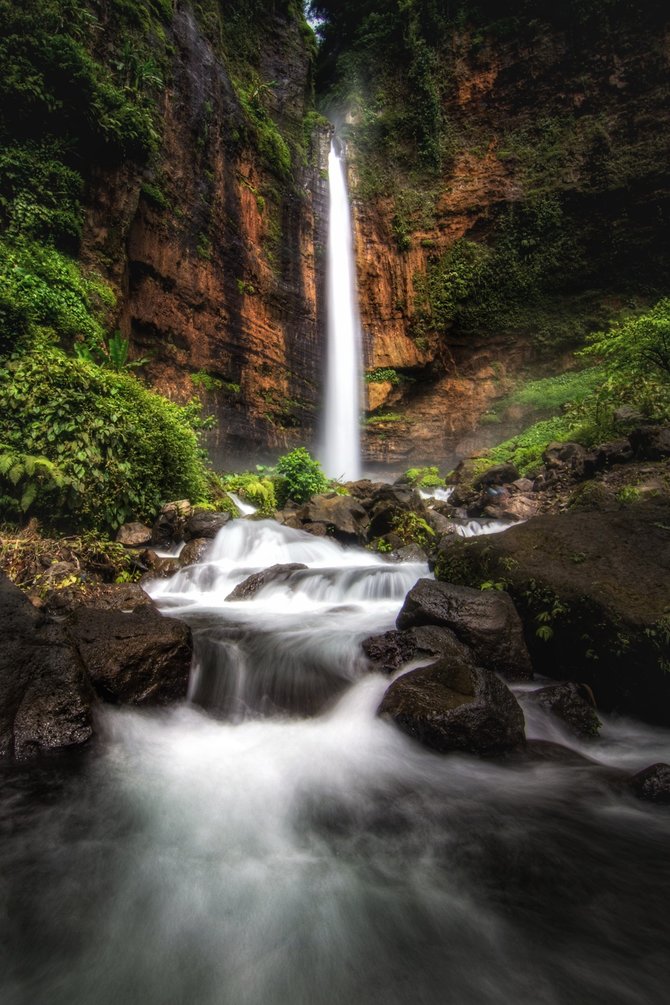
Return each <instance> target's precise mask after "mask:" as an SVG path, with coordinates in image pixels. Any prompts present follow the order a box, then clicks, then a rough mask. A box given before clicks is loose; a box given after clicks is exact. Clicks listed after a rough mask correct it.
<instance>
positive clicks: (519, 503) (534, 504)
mask: <svg viewBox="0 0 670 1005" xmlns="http://www.w3.org/2000/svg"><path fill="white" fill-rule="evenodd" d="M539 509H540V501H539V499H536V498H534V497H531V496H523V495H513V496H509V497H508V498H507V499H505V500H504V501H503V503H502V505H501V506H500V513H501V517H502V519H503V520H530V518H531V517H533V516H537V514H538V512H539Z"/></svg>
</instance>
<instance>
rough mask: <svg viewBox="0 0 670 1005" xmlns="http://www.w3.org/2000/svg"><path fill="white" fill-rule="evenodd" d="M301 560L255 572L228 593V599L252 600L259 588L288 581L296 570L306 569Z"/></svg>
mask: <svg viewBox="0 0 670 1005" xmlns="http://www.w3.org/2000/svg"><path fill="white" fill-rule="evenodd" d="M306 568H307V566H306V565H302V564H301V563H300V562H289V563H287V564H286V565H271V566H270V567H269V568H267V569H263V571H262V572H255V573H253V575H251V576H248V577H247V578H246V579H245V580H244V581H243V582H242V583H238V584H237V586H236V587H235V589H234V590H233V591H232V592H231V593H229V594H228V596H227V597H226V600H251V599H252V597H255V596H256V594H257V593H258V592H259V590H262V589H263V587H265V586H268V585H269V584H270V583H286V582H287V581H288V580H289V579H290V578H291V575H292V574H293V573H294V572H298V571H300V570H301V569H306Z"/></svg>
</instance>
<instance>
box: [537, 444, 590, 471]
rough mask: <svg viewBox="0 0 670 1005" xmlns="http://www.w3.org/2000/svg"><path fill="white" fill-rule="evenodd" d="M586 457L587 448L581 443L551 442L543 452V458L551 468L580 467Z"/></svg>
mask: <svg viewBox="0 0 670 1005" xmlns="http://www.w3.org/2000/svg"><path fill="white" fill-rule="evenodd" d="M585 457H586V450H585V449H584V447H583V446H582V445H581V443H550V444H549V445H548V446H547V448H546V450H545V451H544V453H543V454H542V460H543V461H544V463H545V465H546V467H547V468H549V469H552V468H561V467H568V468H571V469H580V468H581V467H582V465H583V463H584V458H585Z"/></svg>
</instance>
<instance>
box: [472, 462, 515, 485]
mask: <svg viewBox="0 0 670 1005" xmlns="http://www.w3.org/2000/svg"><path fill="white" fill-rule="evenodd" d="M518 477H519V472H518V470H517V468H515V467H514V465H513V464H495V465H494V466H493V467H492V468H488V469H487V470H486V471H484V472H483V474H481V475H479V476H478V477H477V478H475V480H474V482H473V487H474V488H476V489H483V488H488V486H489V485H507V484H508V483H510V482H514V481H516V480H517V478H518Z"/></svg>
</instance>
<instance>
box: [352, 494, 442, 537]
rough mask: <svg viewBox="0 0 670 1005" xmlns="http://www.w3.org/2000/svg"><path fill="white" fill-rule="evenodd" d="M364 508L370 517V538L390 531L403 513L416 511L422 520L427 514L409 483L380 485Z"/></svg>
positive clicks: (423, 504) (422, 502)
mask: <svg viewBox="0 0 670 1005" xmlns="http://www.w3.org/2000/svg"><path fill="white" fill-rule="evenodd" d="M366 509H367V511H368V515H369V518H370V526H369V529H368V537H369V539H370V540H372V539H373V538H376V537H383V536H384V535H385V534H388V533H389V532H390V531H392V530H393V528H394V525H395V523H396V520H397V519H398V518H399V517H401V516H402V514H403V513H416V514H417V515H418V516H420V517H422V518H423V519H424V520H425V519H426V517H427V516H428V511H427V510H426V506H425V503H424V501H423V499H422V498H421V496H420V495H419V493H418V492H417V490H416V489H415V488H413V487H412V486H411V485H381V486H380V487H379V488H378V489H377V491H375V493H374V495H373V496H372V497H371V498H370V499H369V500H368V502H367V504H366Z"/></svg>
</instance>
